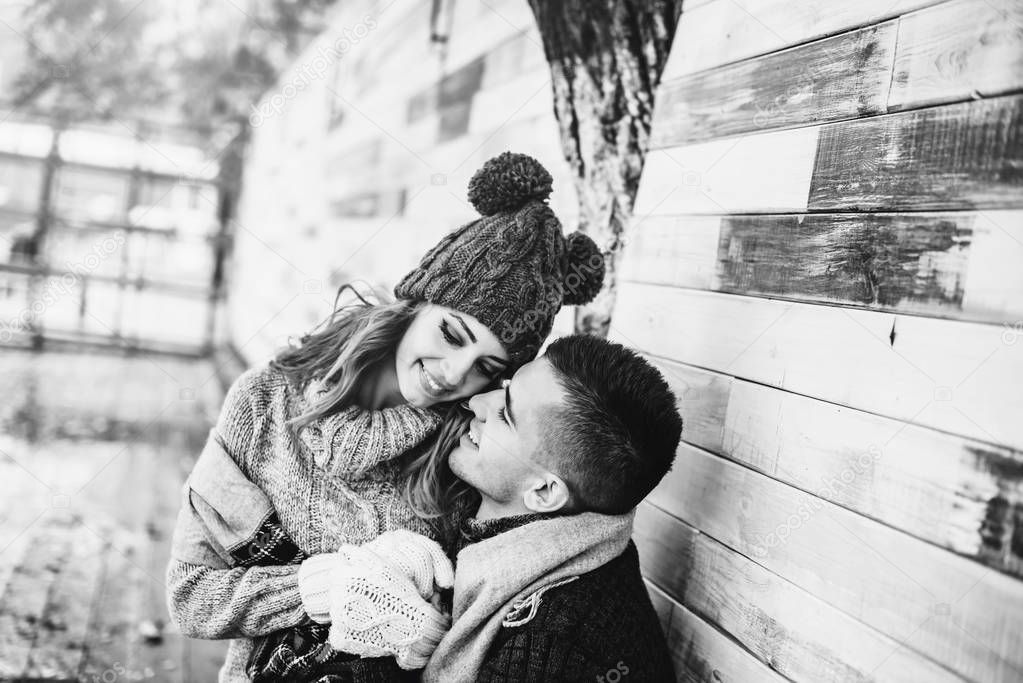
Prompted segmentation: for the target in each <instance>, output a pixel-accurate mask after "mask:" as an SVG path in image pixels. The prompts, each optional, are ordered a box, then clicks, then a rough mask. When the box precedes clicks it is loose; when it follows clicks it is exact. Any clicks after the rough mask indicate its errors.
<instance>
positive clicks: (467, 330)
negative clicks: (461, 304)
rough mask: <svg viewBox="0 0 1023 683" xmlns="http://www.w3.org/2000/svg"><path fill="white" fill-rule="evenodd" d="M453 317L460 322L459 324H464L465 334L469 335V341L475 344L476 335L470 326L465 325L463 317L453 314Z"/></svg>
mask: <svg viewBox="0 0 1023 683" xmlns="http://www.w3.org/2000/svg"><path fill="white" fill-rule="evenodd" d="M451 315H453V316H454V317H455V318H456V319H457V320H458V322H460V323H462V327H463V328H464V329H465V333H466V334H467V335H469V339H471V340H472V343H473V344H475V343H476V335H475V334H473V333H472V330H470V329H469V326H468V325H466V324H465V321H464V320H462V316H460V315H458V314H457V313H452V314H451Z"/></svg>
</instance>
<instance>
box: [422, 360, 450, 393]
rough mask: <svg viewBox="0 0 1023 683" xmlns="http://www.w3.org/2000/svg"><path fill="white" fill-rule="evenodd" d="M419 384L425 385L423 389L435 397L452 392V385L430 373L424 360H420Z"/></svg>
mask: <svg viewBox="0 0 1023 683" xmlns="http://www.w3.org/2000/svg"><path fill="white" fill-rule="evenodd" d="M419 384H420V386H422V387H423V391H425V392H426V393H427V394H429V395H430V396H433V397H434V398H439V397H441V396H444V395H445V394H448V393H450V392H451V388H450V387H448V386H447V385H445V384H443V383H442V382H441V381H440V380H438V379H437V378H436V377H434V376H433V375H431V374H430V371H429V370H427V369H426V366H425V365H424V364H423V361H419Z"/></svg>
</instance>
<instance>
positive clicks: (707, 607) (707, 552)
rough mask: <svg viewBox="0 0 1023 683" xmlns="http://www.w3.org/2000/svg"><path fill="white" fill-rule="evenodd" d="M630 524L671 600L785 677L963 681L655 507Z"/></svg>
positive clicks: (836, 682) (820, 681) (818, 682)
mask: <svg viewBox="0 0 1023 683" xmlns="http://www.w3.org/2000/svg"><path fill="white" fill-rule="evenodd" d="M635 526H636V531H635V534H634V538H635V541H636V545H637V548H638V549H639V553H640V562H641V563H642V566H643V568H644V570H645V571H646V573H647V575H648V576H649V578H650V580H652V581H653V582H654V583H656V584H657V585H658V586H660V587H661V588H662V589H663V590H664V592H665V593H666V594H667V595H668V596H669V599H672V600H677V601H678V602H679V603H681V604H682V605H684V606H685V607H686V608H687V609H689V610H691V611H692V612H693V613H694V614H695V615H697V616H699V617H701V618H702V619H705V620H706V621H708V622H709V623H710V624H712V625H713V626H715V627H717V628H719V629H721V630H723V631H725V632H726V633H729V634H731V635H732V637H734V638H735V639H736V640H737V641H738V643H739V644H740V645H741V646H742V647H744V648H746V649H747V650H749V651H750V652H752V653H753V654H754V655H755V656H756V657H758V658H759V659H760V660H761V661H763V662H764V663H765V664H766V665H768V666H770V667H771V668H772V669H774V670H775V671H777V672H778V673H780V674H781V675H783V676H785V677H787V678H789V679H791V680H796V681H814V683H847V682H848V681H860V682H863V683H866V682H867V681H879V680H883V681H887V682H888V683H918V682H919V681H928V682H929V683H937V682H938V681H941V682H942V683H953V682H955V681H960V680H961V679H960V678H959V677H958V676H956V675H955V674H953V673H952V672H950V671H948V670H947V669H944V668H943V667H941V666H939V665H938V664H936V663H935V662H933V661H931V660H930V659H928V658H926V657H924V656H922V655H920V654H918V653H916V652H912V651H910V650H907V649H904V648H902V647H900V646H899V643H898V642H897V641H895V640H892V639H891V638H889V637H887V636H885V635H883V634H882V633H879V632H878V631H876V630H875V629H873V628H871V627H869V626H867V625H865V624H863V623H861V622H859V621H858V620H856V619H853V618H850V617H849V616H848V615H846V614H844V613H843V612H842V611H841V610H838V609H835V608H834V607H832V606H830V605H828V604H826V603H825V602H823V601H822V600H820V599H819V598H817V597H814V596H813V595H811V594H809V593H807V592H806V591H804V590H801V589H800V588H797V587H796V586H793V585H792V584H791V583H789V582H787V581H785V580H783V579H781V578H780V577H778V576H777V575H775V574H773V573H772V572H770V571H768V570H767V569H764V568H763V567H761V566H760V565H758V564H757V563H756V562H754V561H753V560H751V559H749V558H747V557H745V556H743V555H741V554H739V553H737V552H735V551H734V550H732V549H731V548H728V547H726V546H724V545H722V544H721V543H719V542H718V541H716V540H715V539H713V538H711V537H709V536H707V535H706V534H702V533H700V532H699V531H698V530H697V529H694V528H693V527H691V526H690V525H688V524H686V523H685V522H683V521H681V520H678V519H675V518H674V517H672V516H671V515H669V514H667V513H665V512H664V511H663V510H661V509H659V508H657V507H655V506H653V505H650V504H648V503H644V504H642V505H641V506H640V508H639V510H638V511H637V515H636V524H635Z"/></svg>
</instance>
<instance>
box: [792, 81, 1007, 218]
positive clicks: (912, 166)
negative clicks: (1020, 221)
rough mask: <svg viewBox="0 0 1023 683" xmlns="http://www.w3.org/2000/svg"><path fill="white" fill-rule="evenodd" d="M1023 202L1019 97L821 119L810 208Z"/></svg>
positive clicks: (920, 207)
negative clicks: (849, 118)
mask: <svg viewBox="0 0 1023 683" xmlns="http://www.w3.org/2000/svg"><path fill="white" fill-rule="evenodd" d="M1019 207H1023V97H1020V96H1011V97H1001V98H995V99H990V100H981V101H978V102H967V103H964V104H953V105H947V106H943V107H935V108H933V109H923V110H920V111H911V112H905V113H901V114H889V115H886V116H878V117H873V118H866V119H860V120H857V121H851V122H848V123H836V124H831V125H826V126H823V127H822V129H821V133H820V139H819V143H818V147H817V158H816V161H815V162H814V170H813V175H812V180H811V182H810V195H809V202H808V208H809V209H810V210H811V211H838V210H858V211H883V210H886V209H912V210H918V211H925V210H931V211H946V210H962V209H978V208H992V209H1002V208H1019Z"/></svg>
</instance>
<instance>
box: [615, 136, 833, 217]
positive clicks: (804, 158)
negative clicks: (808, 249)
mask: <svg viewBox="0 0 1023 683" xmlns="http://www.w3.org/2000/svg"><path fill="white" fill-rule="evenodd" d="M821 128H822V127H819V126H810V127H806V128H796V129H793V130H781V131H770V132H767V133H759V134H755V135H746V136H742V137H738V138H731V139H726V140H715V141H713V142H704V143H698V144H693V145H684V146H680V147H672V148H670V149H658V150H654V151H652V152H650V153H649V154H647V156H646V161H645V162H644V165H643V176H642V179H641V181H640V184H639V190H638V191H637V193H636V205H635V208H634V210H633V215H634V216H635V219H636V220H645V219H646V217H647V216H651V215H658V216H663V215H669V214H722V213H745V212H751V211H756V212H793V211H794V212H800V211H805V210H806V201H807V196H808V194H809V190H810V180H811V175H812V173H813V163H814V162H813V160H814V156H815V155H816V153H817V137H818V135H819V134H820V131H821Z"/></svg>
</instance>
